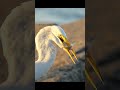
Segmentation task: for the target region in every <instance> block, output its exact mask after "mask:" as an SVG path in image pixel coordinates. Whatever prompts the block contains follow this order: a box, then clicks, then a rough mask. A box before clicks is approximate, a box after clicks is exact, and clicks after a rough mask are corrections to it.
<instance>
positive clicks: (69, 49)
mask: <svg viewBox="0 0 120 90" xmlns="http://www.w3.org/2000/svg"><path fill="white" fill-rule="evenodd" d="M61 38H62V39H63V41H64V42H63V45H64V48H63V50H64V51H65V52H66V53H67V54H68V55H69V57H70V58H71V60H72V62H73V63H74V64H76V63H75V60H74V59H73V57H72V56H74V57H75V59H76V60H78V59H77V57H76V54H75V51H74V50H73V49H72V46H71V44H70V43H69V41H68V40H67V39H66V38H65V37H64V36H61Z"/></svg>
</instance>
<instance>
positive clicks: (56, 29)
mask: <svg viewBox="0 0 120 90" xmlns="http://www.w3.org/2000/svg"><path fill="white" fill-rule="evenodd" d="M53 43H55V44H57V45H58V46H59V47H60V48H62V49H63V50H64V51H66V52H67V53H68V55H69V56H70V58H71V59H72V61H73V63H75V61H74V60H73V58H72V54H73V55H74V56H75V58H76V59H77V57H76V55H75V53H74V51H73V49H72V48H71V47H72V46H71V44H70V43H69V41H68V40H67V35H66V33H65V32H64V30H63V29H62V28H61V27H60V26H57V25H53V26H46V27H44V28H42V29H41V30H40V31H39V32H38V33H37V35H36V37H35V44H36V50H37V52H38V60H37V61H35V80H39V79H40V77H41V76H42V75H44V74H45V73H47V71H48V70H49V69H50V67H51V66H52V64H53V63H54V60H55V57H56V53H57V51H56V47H55V46H54V44H53ZM71 53H72V54H71Z"/></svg>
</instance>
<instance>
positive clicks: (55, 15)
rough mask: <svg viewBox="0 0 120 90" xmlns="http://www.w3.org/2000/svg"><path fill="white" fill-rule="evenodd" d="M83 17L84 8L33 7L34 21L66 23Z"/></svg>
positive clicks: (37, 22)
mask: <svg viewBox="0 0 120 90" xmlns="http://www.w3.org/2000/svg"><path fill="white" fill-rule="evenodd" d="M83 18H85V8H35V23H36V24H40V23H42V24H43V23H44V24H46V23H57V24H66V23H70V22H74V21H76V20H78V19H83Z"/></svg>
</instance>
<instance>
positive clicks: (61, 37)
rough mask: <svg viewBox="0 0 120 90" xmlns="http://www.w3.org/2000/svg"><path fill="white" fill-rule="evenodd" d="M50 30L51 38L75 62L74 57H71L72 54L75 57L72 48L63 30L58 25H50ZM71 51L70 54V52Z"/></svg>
mask: <svg viewBox="0 0 120 90" xmlns="http://www.w3.org/2000/svg"><path fill="white" fill-rule="evenodd" d="M51 32H52V34H53V36H54V38H53V39H52V40H53V41H54V42H55V43H56V44H57V45H58V46H59V47H60V48H62V49H63V50H64V51H65V52H67V54H68V55H69V56H70V58H71V59H72V61H73V63H75V61H74V59H73V58H72V54H73V56H74V57H75V58H76V59H77V57H76V55H75V52H74V50H73V49H72V46H71V44H70V42H69V41H68V39H67V35H66V33H65V32H64V30H63V29H62V28H61V27H60V26H56V25H53V26H52V27H51ZM71 53H72V54H71Z"/></svg>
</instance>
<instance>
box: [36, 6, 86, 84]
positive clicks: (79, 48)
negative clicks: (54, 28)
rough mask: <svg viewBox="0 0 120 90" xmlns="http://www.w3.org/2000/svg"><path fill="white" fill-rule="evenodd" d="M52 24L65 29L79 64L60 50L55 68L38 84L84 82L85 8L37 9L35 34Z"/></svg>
mask: <svg viewBox="0 0 120 90" xmlns="http://www.w3.org/2000/svg"><path fill="white" fill-rule="evenodd" d="M50 24H59V25H60V26H61V27H62V28H63V29H64V31H65V32H66V34H67V37H68V40H69V41H70V42H71V43H74V46H73V49H74V50H75V52H76V54H77V57H78V62H77V64H73V62H72V61H71V59H70V58H69V56H68V55H67V53H66V52H64V51H63V50H62V49H60V48H58V53H57V57H56V60H55V62H54V64H53V66H52V67H51V68H50V70H49V71H48V73H47V74H46V75H44V76H43V77H42V78H40V80H38V81H37V82H84V81H85V76H84V68H85V62H84V60H85V8H35V33H36V34H37V32H38V31H39V30H40V29H41V28H43V27H45V26H48V25H50ZM36 59H37V52H36Z"/></svg>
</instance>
